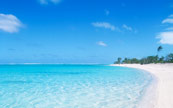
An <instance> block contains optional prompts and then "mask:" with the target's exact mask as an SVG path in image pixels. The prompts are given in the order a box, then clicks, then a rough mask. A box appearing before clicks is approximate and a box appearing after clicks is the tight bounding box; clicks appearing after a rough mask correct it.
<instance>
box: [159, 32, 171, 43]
mask: <svg viewBox="0 0 173 108" xmlns="http://www.w3.org/2000/svg"><path fill="white" fill-rule="evenodd" d="M157 38H159V39H160V43H161V44H170V45H173V31H169V32H161V33H160V34H159V35H158V36H157Z"/></svg>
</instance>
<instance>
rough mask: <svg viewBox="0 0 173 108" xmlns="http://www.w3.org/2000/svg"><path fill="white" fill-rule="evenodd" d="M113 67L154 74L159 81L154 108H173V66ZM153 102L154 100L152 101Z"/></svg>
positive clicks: (134, 65) (128, 65) (125, 65)
mask: <svg viewBox="0 0 173 108" xmlns="http://www.w3.org/2000/svg"><path fill="white" fill-rule="evenodd" d="M113 66H124V67H130V68H137V69H143V70H145V71H148V72H150V73H151V74H153V75H154V76H155V77H156V78H157V79H158V82H157V87H156V88H153V89H156V90H155V91H156V94H157V99H156V102H155V105H154V106H153V107H154V108H173V64H148V65H140V64H121V65H113ZM150 101H152V100H150Z"/></svg>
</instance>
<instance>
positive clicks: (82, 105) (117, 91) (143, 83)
mask: <svg viewBox="0 0 173 108" xmlns="http://www.w3.org/2000/svg"><path fill="white" fill-rule="evenodd" d="M151 80H152V77H151V75H149V74H148V73H145V72H140V71H139V70H135V69H131V68H124V67H113V66H106V65H0V108H136V106H137V105H138V103H139V101H140V100H141V99H142V96H143V94H144V90H145V88H146V87H147V86H148V85H149V84H150V82H151Z"/></svg>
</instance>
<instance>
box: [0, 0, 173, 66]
mask: <svg viewBox="0 0 173 108" xmlns="http://www.w3.org/2000/svg"><path fill="white" fill-rule="evenodd" d="M160 45H162V47H163V50H162V51H161V52H160V54H159V55H160V56H165V55H166V54H169V53H171V52H172V53H173V0H1V1H0V63H101V64H107V63H113V62H114V61H115V60H116V59H117V58H118V57H122V58H124V57H127V58H132V57H136V58H143V57H146V56H148V55H156V54H157V47H158V46H160Z"/></svg>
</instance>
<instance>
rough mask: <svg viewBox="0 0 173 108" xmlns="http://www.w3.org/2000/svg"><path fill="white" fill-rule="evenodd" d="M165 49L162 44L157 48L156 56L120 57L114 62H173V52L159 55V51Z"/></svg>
mask: <svg viewBox="0 0 173 108" xmlns="http://www.w3.org/2000/svg"><path fill="white" fill-rule="evenodd" d="M162 49H163V47H162V46H159V47H158V48H157V55H156V56H147V57H144V58H142V59H137V58H124V59H122V58H121V57H119V58H118V59H117V60H116V61H115V62H114V64H150V63H173V53H170V54H168V55H167V56H161V57H159V56H158V55H159V52H160V51H161V50H162Z"/></svg>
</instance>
